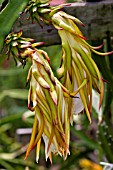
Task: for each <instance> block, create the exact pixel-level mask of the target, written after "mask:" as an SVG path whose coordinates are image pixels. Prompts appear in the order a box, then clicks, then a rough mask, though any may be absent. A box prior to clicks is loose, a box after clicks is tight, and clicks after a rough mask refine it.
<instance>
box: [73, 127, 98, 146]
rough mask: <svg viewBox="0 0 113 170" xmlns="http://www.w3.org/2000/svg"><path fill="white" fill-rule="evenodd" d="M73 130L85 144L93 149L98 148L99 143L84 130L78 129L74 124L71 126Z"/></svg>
mask: <svg viewBox="0 0 113 170" xmlns="http://www.w3.org/2000/svg"><path fill="white" fill-rule="evenodd" d="M71 132H72V133H73V135H75V136H77V137H79V138H80V139H82V141H83V144H85V145H87V146H88V147H90V148H92V149H98V144H97V143H96V142H95V141H93V140H92V139H90V138H89V137H88V136H87V135H85V133H84V131H81V130H76V129H75V128H74V127H73V126H71Z"/></svg>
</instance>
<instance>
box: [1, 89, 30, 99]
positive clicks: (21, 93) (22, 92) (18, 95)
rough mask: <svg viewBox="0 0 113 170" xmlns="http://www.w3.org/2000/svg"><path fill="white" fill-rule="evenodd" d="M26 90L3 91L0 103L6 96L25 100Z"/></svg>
mask: <svg viewBox="0 0 113 170" xmlns="http://www.w3.org/2000/svg"><path fill="white" fill-rule="evenodd" d="M27 94H28V90H26V89H9V90H4V91H2V92H1V93H0V102H1V101H2V100H3V99H4V97H6V96H8V97H11V98H15V99H23V100H27Z"/></svg>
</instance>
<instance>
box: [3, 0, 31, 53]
mask: <svg viewBox="0 0 113 170" xmlns="http://www.w3.org/2000/svg"><path fill="white" fill-rule="evenodd" d="M28 1H29V0H19V1H17V0H10V1H9V2H8V5H7V6H6V7H5V9H4V10H2V12H1V13H0V51H1V49H2V47H3V43H4V38H5V36H6V35H7V34H8V33H9V32H10V30H11V28H12V26H13V24H14V22H15V20H16V19H17V18H18V17H19V12H22V11H23V10H24V8H25V7H26V5H27V3H28Z"/></svg>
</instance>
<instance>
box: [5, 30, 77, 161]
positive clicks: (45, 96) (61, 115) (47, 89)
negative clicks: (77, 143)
mask: <svg viewBox="0 0 113 170" xmlns="http://www.w3.org/2000/svg"><path fill="white" fill-rule="evenodd" d="M21 35H22V32H19V33H17V34H14V33H11V34H10V35H8V36H7V38H6V40H5V42H6V45H7V47H8V53H9V54H10V53H12V54H13V56H14V57H15V58H16V59H17V60H19V61H21V63H22V64H23V65H24V63H25V62H24V60H25V61H26V60H29V61H30V62H31V67H30V69H29V72H28V77H27V84H28V82H30V88H29V93H28V108H29V109H30V110H31V111H34V113H35V116H34V123H33V129H32V135H31V140H30V143H29V146H28V149H27V152H26V156H25V159H26V158H27V157H28V155H29V152H30V151H31V150H32V149H33V148H34V147H35V146H36V147H37V149H36V161H37V162H38V159H39V151H40V145H41V140H42V138H43V141H44V143H45V155H46V160H47V158H48V157H49V158H50V161H52V153H54V154H59V155H61V156H63V157H64V159H66V157H67V155H68V154H69V141H70V122H71V115H70V111H69V109H70V102H69V100H70V98H71V97H74V96H73V94H72V93H70V92H69V90H67V89H66V88H65V87H64V86H63V85H62V84H61V83H60V82H59V80H58V79H57V78H56V77H55V76H54V74H53V72H52V69H51V67H50V65H49V62H50V61H49V57H48V55H47V53H46V52H45V51H43V50H39V49H36V48H35V46H36V45H37V46H38V45H41V44H43V43H33V44H32V41H33V40H32V39H28V38H27V39H26V38H23V37H21ZM28 41H29V43H28ZM15 51H16V52H15Z"/></svg>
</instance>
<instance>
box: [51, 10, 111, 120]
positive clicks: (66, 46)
mask: <svg viewBox="0 0 113 170" xmlns="http://www.w3.org/2000/svg"><path fill="white" fill-rule="evenodd" d="M52 23H53V25H54V26H55V28H56V29H58V33H59V35H60V37H61V41H62V64H61V67H60V68H59V70H58V73H59V76H60V77H62V83H63V85H64V86H65V87H66V88H67V89H68V90H69V91H71V92H74V91H75V92H74V93H73V94H77V93H78V95H79V96H80V100H78V101H79V103H80V102H81V109H83V108H84V109H85V112H86V114H87V117H88V119H89V121H90V122H91V118H90V113H91V111H92V88H94V89H95V90H96V91H97V92H98V93H99V95H100V103H99V108H100V107H101V104H102V100H103V95H104V84H103V80H102V77H101V74H100V71H99V69H98V67H97V65H96V63H95V62H94V60H93V59H92V57H91V53H92V52H94V53H96V54H98V55H109V54H111V53H113V51H112V52H108V53H101V52H98V51H96V50H97V49H99V48H101V47H102V45H100V46H98V47H92V46H91V45H89V44H88V43H87V42H86V38H85V37H84V36H83V34H82V32H81V31H80V30H79V28H78V27H77V25H76V23H77V24H79V25H82V26H84V25H83V23H82V22H81V21H80V20H78V19H77V18H75V17H73V16H71V15H68V14H66V13H65V12H63V11H59V12H57V13H55V14H54V15H53V16H52ZM70 101H71V102H72V103H74V100H73V99H70ZM82 106H83V107H82Z"/></svg>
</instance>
